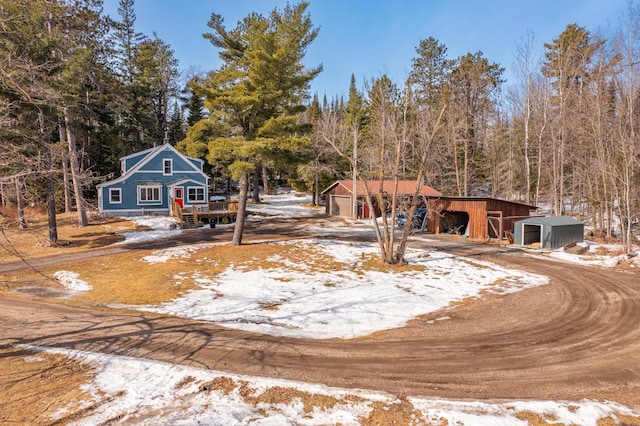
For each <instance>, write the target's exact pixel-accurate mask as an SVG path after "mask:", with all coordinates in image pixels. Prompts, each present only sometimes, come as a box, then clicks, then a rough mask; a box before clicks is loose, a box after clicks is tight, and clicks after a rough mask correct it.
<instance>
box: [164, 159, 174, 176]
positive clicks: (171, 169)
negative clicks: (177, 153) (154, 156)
mask: <svg viewBox="0 0 640 426" xmlns="http://www.w3.org/2000/svg"><path fill="white" fill-rule="evenodd" d="M167 162H169V173H167V171H166V163H167ZM162 176H173V158H163V159H162Z"/></svg>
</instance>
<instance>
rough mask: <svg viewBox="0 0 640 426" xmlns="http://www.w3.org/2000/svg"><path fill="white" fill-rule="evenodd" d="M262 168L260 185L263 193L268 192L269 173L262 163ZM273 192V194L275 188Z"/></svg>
mask: <svg viewBox="0 0 640 426" xmlns="http://www.w3.org/2000/svg"><path fill="white" fill-rule="evenodd" d="M261 170H262V186H263V188H264V193H265V194H270V192H269V173H267V168H266V167H265V166H264V165H263V166H262V167H261ZM273 193H274V194H275V188H274V191H273Z"/></svg>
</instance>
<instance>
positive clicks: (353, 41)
mask: <svg viewBox="0 0 640 426" xmlns="http://www.w3.org/2000/svg"><path fill="white" fill-rule="evenodd" d="M290 3H296V2H290ZM286 4H287V1H280V0H183V1H179V0H135V12H136V16H137V20H136V30H137V31H139V32H142V33H144V34H146V35H148V36H151V35H152V33H153V32H154V31H155V32H156V33H157V34H158V37H159V38H161V39H162V40H164V41H165V42H167V43H169V44H170V45H171V48H172V49H173V50H174V53H175V56H176V57H177V58H178V60H179V61H180V68H181V70H183V71H184V72H185V74H187V73H188V72H190V71H193V70H196V71H199V72H207V71H210V70H213V69H216V68H218V67H219V66H220V60H219V58H218V56H217V51H216V50H215V48H214V47H213V46H212V45H211V44H210V43H209V42H208V41H207V40H205V39H204V38H203V37H202V34H203V33H205V32H210V29H209V28H208V27H207V21H208V20H209V17H210V16H211V13H217V14H219V15H222V17H223V18H224V22H225V24H226V26H227V28H233V27H235V26H236V23H237V22H238V21H239V20H241V19H242V18H243V17H245V16H246V15H248V14H249V13H251V12H257V13H262V14H268V13H269V12H270V11H271V10H272V9H273V8H274V7H278V8H283V7H284V6H285V5H286ZM627 4H628V3H627V0H467V1H465V0H395V1H394V0H311V1H310V5H309V8H308V12H309V14H310V15H311V20H312V22H313V23H314V25H315V26H317V27H320V33H319V35H318V37H317V38H316V40H315V41H314V43H313V44H312V45H311V46H310V47H309V49H308V52H307V56H306V57H305V63H306V64H307V65H308V66H309V67H313V66H316V65H319V64H322V65H323V67H324V71H323V72H322V73H321V74H320V75H319V76H318V77H316V79H315V80H314V81H313V82H312V84H311V90H312V92H316V93H318V94H319V96H320V97H322V96H323V95H325V94H326V95H327V97H328V98H332V97H333V96H336V95H346V94H347V91H348V88H349V81H350V77H351V74H352V73H353V74H354V75H355V77H356V83H357V85H358V88H360V89H362V88H363V83H364V81H365V80H370V79H372V78H376V77H379V76H381V75H382V74H387V75H388V76H389V77H390V78H391V79H392V80H393V81H394V82H395V83H397V84H398V85H402V83H403V82H404V80H405V78H406V77H407V75H408V73H409V71H410V69H411V60H412V59H413V58H414V57H415V56H416V52H415V48H416V46H417V45H418V44H419V42H420V40H423V39H426V38H428V37H435V38H436V39H438V40H439V41H440V43H443V44H444V45H445V46H447V49H448V51H447V53H448V56H449V57H450V58H456V57H458V56H461V55H465V54H466V53H475V52H477V51H482V52H483V54H484V56H485V57H486V58H487V59H488V60H489V61H490V62H496V63H499V64H500V65H501V66H502V67H504V68H505V69H506V71H505V77H506V78H507V79H508V80H513V74H512V72H511V69H512V68H513V63H514V61H515V59H514V54H515V51H516V45H517V44H519V43H521V42H522V39H523V38H524V37H525V36H526V35H527V33H528V32H530V33H532V34H533V35H534V37H535V40H536V45H537V48H539V49H540V52H542V50H543V44H544V43H546V42H551V41H552V40H553V39H554V38H557V37H558V35H560V33H562V31H563V30H564V29H565V27H566V26H567V25H568V24H572V23H577V24H578V25H581V26H583V27H585V28H587V29H588V30H590V31H591V32H592V33H595V32H598V31H599V30H602V31H603V32H604V33H606V32H608V31H609V30H610V29H611V28H614V27H617V26H618V23H619V21H620V17H621V16H622V15H623V13H624V11H625V10H626V7H627ZM117 6H118V0H104V9H105V13H107V14H109V15H111V16H112V17H114V18H117V17H118V14H117Z"/></svg>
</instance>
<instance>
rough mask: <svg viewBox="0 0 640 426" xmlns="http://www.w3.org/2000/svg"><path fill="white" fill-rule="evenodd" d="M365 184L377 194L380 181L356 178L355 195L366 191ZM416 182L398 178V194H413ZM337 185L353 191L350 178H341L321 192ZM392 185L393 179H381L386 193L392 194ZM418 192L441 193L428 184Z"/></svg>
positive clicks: (323, 192)
mask: <svg viewBox="0 0 640 426" xmlns="http://www.w3.org/2000/svg"><path fill="white" fill-rule="evenodd" d="M365 184H366V185H367V187H368V188H369V191H370V192H371V193H372V194H377V193H378V190H379V188H380V181H379V180H368V181H366V182H364V181H361V180H358V181H357V182H356V196H358V197H359V196H361V195H362V196H363V195H364V194H365V192H366V190H365ZM417 184H418V182H417V181H415V180H400V181H398V195H413V194H414V192H415V191H416V185H417ZM337 185H341V186H343V187H344V188H345V189H346V190H347V191H349V192H351V193H353V181H352V180H347V179H342V180H338V181H336V182H335V183H334V184H333V185H331V186H329V187H328V188H327V189H325V190H324V191H322V194H323V195H324V194H325V193H327V192H329V191H331V190H332V189H333V188H335V187H336V186H337ZM394 185H395V182H394V181H393V180H383V181H382V191H383V192H386V193H388V194H392V193H393V188H394ZM418 194H419V195H430V196H440V195H442V193H441V192H440V191H437V190H436V189H433V188H432V187H430V186H429V185H422V186H421V187H420V191H419V192H418Z"/></svg>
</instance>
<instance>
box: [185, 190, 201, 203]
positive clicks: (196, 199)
mask: <svg viewBox="0 0 640 426" xmlns="http://www.w3.org/2000/svg"><path fill="white" fill-rule="evenodd" d="M187 201H188V202H190V203H204V188H189V189H188V190H187Z"/></svg>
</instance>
